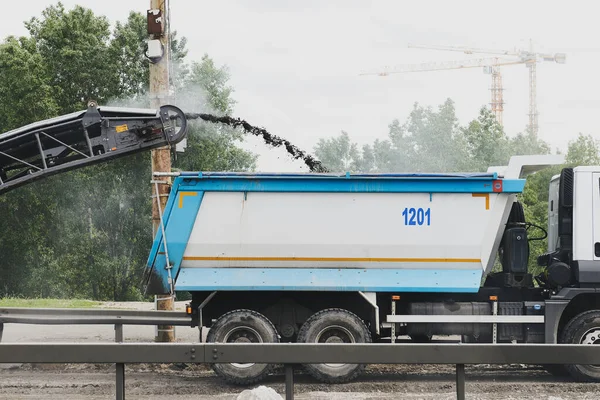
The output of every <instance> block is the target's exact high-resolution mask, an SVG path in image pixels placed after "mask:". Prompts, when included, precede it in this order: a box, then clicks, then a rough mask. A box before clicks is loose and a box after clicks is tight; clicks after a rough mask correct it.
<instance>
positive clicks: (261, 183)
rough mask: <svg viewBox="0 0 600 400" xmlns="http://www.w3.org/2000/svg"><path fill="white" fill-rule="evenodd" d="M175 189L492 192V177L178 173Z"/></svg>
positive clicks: (513, 186)
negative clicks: (181, 175)
mask: <svg viewBox="0 0 600 400" xmlns="http://www.w3.org/2000/svg"><path fill="white" fill-rule="evenodd" d="M177 180H179V182H177V184H179V185H180V187H179V190H200V191H205V192H296V193H308V192H311V193H315V192H318V193H492V192H494V190H493V188H492V185H493V183H494V182H495V180H494V179H481V178H477V179H471V178H449V177H444V178H382V179H377V178H350V179H345V178H326V179H324V178H319V177H302V178H300V177H293V178H289V177H277V178H273V177H270V178H266V177H260V178H257V177H227V178H224V177H210V178H204V177H196V178H192V177H178V178H177ZM501 182H502V190H501V191H502V192H504V193H521V192H522V191H523V187H524V186H525V180H524V179H509V180H506V179H505V180H502V181H501Z"/></svg>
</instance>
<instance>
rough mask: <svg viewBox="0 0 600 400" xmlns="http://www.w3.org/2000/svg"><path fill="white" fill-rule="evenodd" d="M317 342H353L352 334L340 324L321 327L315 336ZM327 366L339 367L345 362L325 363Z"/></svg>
mask: <svg viewBox="0 0 600 400" xmlns="http://www.w3.org/2000/svg"><path fill="white" fill-rule="evenodd" d="M316 339H317V340H316V342H317V343H355V342H356V340H355V339H354V335H353V334H352V333H351V332H350V331H349V330H348V329H346V328H344V327H342V326H335V325H332V326H328V327H326V328H325V329H323V330H322V331H321V332H319V334H318V335H317V338H316ZM325 365H327V366H328V367H332V368H340V367H343V366H344V365H346V364H338V363H335V364H327V363H326V364H325Z"/></svg>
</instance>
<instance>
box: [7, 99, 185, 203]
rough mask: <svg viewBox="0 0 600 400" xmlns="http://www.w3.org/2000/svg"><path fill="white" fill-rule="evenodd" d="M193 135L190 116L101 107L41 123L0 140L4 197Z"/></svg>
mask: <svg viewBox="0 0 600 400" xmlns="http://www.w3.org/2000/svg"><path fill="white" fill-rule="evenodd" d="M186 133H187V121H186V117H185V114H184V113H183V111H181V110H180V109H179V108H177V107H175V106H170V105H166V106H162V107H161V108H160V109H159V110H152V109H133V108H118V107H99V106H97V105H96V103H94V102H90V103H89V104H88V109H87V110H85V111H79V112H75V113H72V114H67V115H62V116H59V117H56V118H52V119H48V120H44V121H39V122H36V123H33V124H30V125H27V126H24V127H21V128H18V129H14V130H12V131H9V132H6V133H4V134H1V135H0V194H1V193H3V192H7V191H9V190H11V189H14V188H17V187H19V186H22V185H25V184H27V183H30V182H33V181H36V180H38V179H41V178H45V177H47V176H50V175H53V174H57V173H60V172H65V171H69V170H73V169H76V168H81V167H85V166H88V165H92V164H96V163H99V162H101V161H105V160H107V159H114V158H118V157H123V156H126V155H129V154H132V153H137V152H140V151H146V150H150V149H153V148H157V147H162V146H168V145H174V144H176V143H178V142H180V141H181V140H182V139H183V138H184V137H185V135H186Z"/></svg>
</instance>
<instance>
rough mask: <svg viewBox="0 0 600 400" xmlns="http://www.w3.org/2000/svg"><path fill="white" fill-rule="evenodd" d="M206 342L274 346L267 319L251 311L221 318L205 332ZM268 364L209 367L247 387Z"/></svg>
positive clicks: (267, 369)
mask: <svg viewBox="0 0 600 400" xmlns="http://www.w3.org/2000/svg"><path fill="white" fill-rule="evenodd" d="M206 342H207V343H278V342H279V336H278V335H277V330H276V329H275V327H274V326H273V324H272V323H271V321H269V319H268V318H267V317H265V316H264V315H262V314H261V313H258V312H256V311H252V310H235V311H230V312H228V313H227V314H225V315H223V316H221V318H219V319H217V321H216V322H215V323H214V324H213V326H212V327H211V328H210V330H209V331H208V336H207V337H206ZM271 368H272V366H271V365H270V364H254V363H247V364H239V363H231V364H212V369H213V370H214V371H215V372H216V373H217V375H219V376H220V377H221V378H223V379H225V380H226V381H228V382H231V383H234V384H237V385H248V384H251V383H255V382H258V381H260V380H262V379H263V378H264V377H265V376H267V375H268V374H269V372H270V371H271Z"/></svg>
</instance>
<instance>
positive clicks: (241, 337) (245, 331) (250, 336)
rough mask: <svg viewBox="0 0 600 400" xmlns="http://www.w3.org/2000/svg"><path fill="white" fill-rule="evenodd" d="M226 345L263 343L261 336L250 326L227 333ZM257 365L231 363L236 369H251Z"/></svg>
mask: <svg viewBox="0 0 600 400" xmlns="http://www.w3.org/2000/svg"><path fill="white" fill-rule="evenodd" d="M223 341H224V342H225V343H262V341H263V340H262V338H261V337H260V334H259V333H258V332H257V331H256V330H254V329H252V328H250V327H249V326H238V327H235V328H233V329H232V330H230V331H229V332H227V334H226V335H225V339H224V340H223ZM254 364H255V363H231V365H233V366H234V367H236V368H250V367H252V366H253V365H254Z"/></svg>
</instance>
